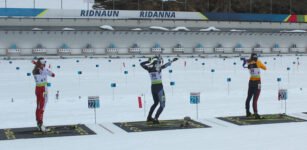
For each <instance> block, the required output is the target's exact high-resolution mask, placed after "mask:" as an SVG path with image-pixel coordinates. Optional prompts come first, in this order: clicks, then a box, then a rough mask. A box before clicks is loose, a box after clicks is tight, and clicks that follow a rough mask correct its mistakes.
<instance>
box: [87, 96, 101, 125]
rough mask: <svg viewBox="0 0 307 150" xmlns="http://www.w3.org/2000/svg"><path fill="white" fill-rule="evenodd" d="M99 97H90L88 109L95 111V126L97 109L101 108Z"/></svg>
mask: <svg viewBox="0 0 307 150" xmlns="http://www.w3.org/2000/svg"><path fill="white" fill-rule="evenodd" d="M99 107H100V104H99V96H89V97H88V108H89V109H94V118H95V124H96V108H99Z"/></svg>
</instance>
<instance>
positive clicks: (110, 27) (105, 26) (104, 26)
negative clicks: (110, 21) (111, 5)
mask: <svg viewBox="0 0 307 150" xmlns="http://www.w3.org/2000/svg"><path fill="white" fill-rule="evenodd" d="M99 28H100V29H104V30H114V28H113V27H112V26H110V25H102V26H100V27H99Z"/></svg>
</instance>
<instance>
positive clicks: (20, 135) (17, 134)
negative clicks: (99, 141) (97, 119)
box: [0, 124, 96, 140]
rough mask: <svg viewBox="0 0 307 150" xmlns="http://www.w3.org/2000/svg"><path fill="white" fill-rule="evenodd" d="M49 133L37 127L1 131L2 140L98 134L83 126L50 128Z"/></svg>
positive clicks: (0, 137)
mask: <svg viewBox="0 0 307 150" xmlns="http://www.w3.org/2000/svg"><path fill="white" fill-rule="evenodd" d="M47 128H49V129H51V131H49V132H40V131H38V130H37V128H36V127H30V128H13V129H0V140H14V139H30V138H44V137H60V136H77V135H92V134H96V133H95V132H94V131H92V130H91V129H89V128H88V127H87V126H85V125H83V124H77V125H63V126H50V127H47Z"/></svg>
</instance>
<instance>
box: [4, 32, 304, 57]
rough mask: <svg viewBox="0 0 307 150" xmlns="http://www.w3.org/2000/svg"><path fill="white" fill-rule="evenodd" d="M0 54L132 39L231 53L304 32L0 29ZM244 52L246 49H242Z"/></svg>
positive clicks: (299, 39) (283, 42)
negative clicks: (15, 48)
mask: <svg viewBox="0 0 307 150" xmlns="http://www.w3.org/2000/svg"><path fill="white" fill-rule="evenodd" d="M0 37H4V38H1V40H0V55H4V54H6V52H5V50H6V49H7V48H10V47H11V46H12V45H13V44H16V45H17V48H20V49H22V54H27V55H30V54H31V50H32V48H35V47H36V46H37V45H38V44H41V45H43V47H44V48H47V49H48V52H47V53H48V54H56V52H57V49H58V48H60V47H61V46H62V45H63V44H64V43H65V44H66V45H67V46H68V48H71V49H73V54H81V49H82V48H84V47H85V46H86V45H87V44H91V45H92V47H93V48H94V49H95V50H96V54H104V53H105V48H107V47H110V44H114V45H115V47H116V48H118V49H119V53H120V54H126V53H128V48H130V47H132V45H133V44H134V43H136V44H138V46H139V47H141V48H142V53H150V50H151V48H152V47H154V46H155V44H156V43H157V44H159V45H160V46H161V47H162V48H164V49H165V51H164V52H165V53H171V52H172V48H174V47H175V46H176V45H177V44H181V45H182V47H183V48H185V50H186V51H185V53H192V52H193V48H195V47H196V46H197V45H198V43H200V44H202V46H203V47H208V48H210V49H211V50H212V51H209V52H213V49H214V48H215V47H217V45H218V44H222V46H223V47H225V53H232V52H233V48H235V47H237V45H238V44H239V43H240V44H241V45H242V47H244V48H253V47H255V46H256V44H260V45H261V47H265V48H268V49H266V52H267V53H269V52H270V49H269V48H273V47H274V45H275V44H278V45H279V46H280V47H285V48H290V47H291V46H292V45H293V44H296V45H297V47H307V44H306V42H307V34H304V33H302V34H300V33H283V34H280V33H230V32H210V33H208V32H150V31H142V32H133V31H90V32H88V31H35V32H34V31H0ZM246 53H248V51H246Z"/></svg>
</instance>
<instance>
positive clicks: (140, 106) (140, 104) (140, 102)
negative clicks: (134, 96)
mask: <svg viewBox="0 0 307 150" xmlns="http://www.w3.org/2000/svg"><path fill="white" fill-rule="evenodd" d="M138 100H139V108H142V98H141V97H140V96H139V97H138Z"/></svg>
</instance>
